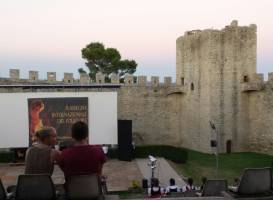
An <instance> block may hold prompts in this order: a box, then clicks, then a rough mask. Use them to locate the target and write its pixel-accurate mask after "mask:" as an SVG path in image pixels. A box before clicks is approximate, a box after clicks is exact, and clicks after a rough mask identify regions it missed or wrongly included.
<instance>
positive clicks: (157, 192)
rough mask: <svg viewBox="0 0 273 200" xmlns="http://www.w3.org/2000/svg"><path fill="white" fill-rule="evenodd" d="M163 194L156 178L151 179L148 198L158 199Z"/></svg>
mask: <svg viewBox="0 0 273 200" xmlns="http://www.w3.org/2000/svg"><path fill="white" fill-rule="evenodd" d="M162 194H164V189H163V188H161V187H160V186H159V180H158V179H157V178H152V179H151V187H150V188H148V197H150V198H160V197H161V195H162Z"/></svg>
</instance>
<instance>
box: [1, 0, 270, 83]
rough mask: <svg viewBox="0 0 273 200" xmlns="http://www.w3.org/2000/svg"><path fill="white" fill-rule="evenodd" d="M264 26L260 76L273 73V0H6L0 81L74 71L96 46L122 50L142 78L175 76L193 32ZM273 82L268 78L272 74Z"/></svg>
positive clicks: (3, 1)
mask: <svg viewBox="0 0 273 200" xmlns="http://www.w3.org/2000/svg"><path fill="white" fill-rule="evenodd" d="M233 19H236V20H238V23H239V25H249V24H253V23H254V24H257V27H258V31H257V37H258V50H257V55H258V60H257V70H258V72H259V73H265V74H267V73H268V72H273V56H272V54H273V1H272V0H185V1H184V0H169V1H168V0H135V1H133V0H73V1H72V0H0V76H1V77H7V76H8V73H9V69H10V68H18V69H20V70H21V76H22V77H24V78H27V77H28V71H29V70H37V71H40V74H39V76H40V78H45V76H46V72H47V71H56V72H57V78H58V79H59V80H60V79H61V78H62V77H63V72H73V73H74V76H75V77H78V72H77V69H78V68H80V67H84V60H83V59H82V58H81V49H82V48H83V47H85V45H86V44H88V43H90V42H96V41H99V42H102V43H104V44H105V46H106V47H114V48H117V49H118V50H119V51H120V53H121V55H122V57H123V58H124V59H125V58H126V59H134V60H135V61H136V62H137V63H138V68H137V73H136V74H137V75H140V74H141V75H142V74H143V75H147V76H151V75H159V76H160V77H163V76H173V77H174V76H175V41H176V39H177V38H178V37H179V36H181V35H183V34H184V32H185V31H187V30H192V29H206V28H215V29H222V28H224V27H225V25H228V24H230V22H231V21H232V20H233ZM266 77H267V76H266Z"/></svg>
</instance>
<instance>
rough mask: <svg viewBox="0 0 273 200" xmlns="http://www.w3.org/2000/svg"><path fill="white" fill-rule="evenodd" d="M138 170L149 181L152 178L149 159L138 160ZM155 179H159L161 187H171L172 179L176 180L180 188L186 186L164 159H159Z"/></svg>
mask: <svg viewBox="0 0 273 200" xmlns="http://www.w3.org/2000/svg"><path fill="white" fill-rule="evenodd" d="M136 162H137V165H138V168H139V169H140V171H141V174H142V175H143V176H144V177H145V178H146V179H149V178H150V177H151V168H150V167H149V166H148V159H136ZM155 177H157V178H158V179H159V183H160V185H161V186H163V187H166V186H168V185H169V180H170V178H174V179H175V182H176V184H177V185H179V186H180V187H183V186H186V183H185V181H184V180H183V179H182V178H181V177H180V176H179V175H178V174H177V172H176V171H175V170H174V169H173V168H172V167H171V166H170V164H169V163H168V162H167V161H166V160H165V159H164V158H158V159H157V168H156V169H155Z"/></svg>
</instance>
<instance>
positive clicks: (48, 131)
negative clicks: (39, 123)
mask: <svg viewBox="0 0 273 200" xmlns="http://www.w3.org/2000/svg"><path fill="white" fill-rule="evenodd" d="M36 137H37V138H38V140H39V141H41V142H42V143H43V144H46V145H48V146H54V145H55V144H56V143H57V134H56V130H55V128H53V127H43V128H41V129H40V130H38V131H37V132H36Z"/></svg>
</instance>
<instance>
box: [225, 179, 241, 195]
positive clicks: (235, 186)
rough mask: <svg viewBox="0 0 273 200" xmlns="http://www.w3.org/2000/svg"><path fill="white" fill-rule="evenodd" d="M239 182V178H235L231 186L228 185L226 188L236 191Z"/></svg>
mask: <svg viewBox="0 0 273 200" xmlns="http://www.w3.org/2000/svg"><path fill="white" fill-rule="evenodd" d="M239 184H240V179H239V178H235V179H234V183H233V185H232V186H228V189H229V190H231V191H232V192H237V191H238V186H239Z"/></svg>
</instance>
